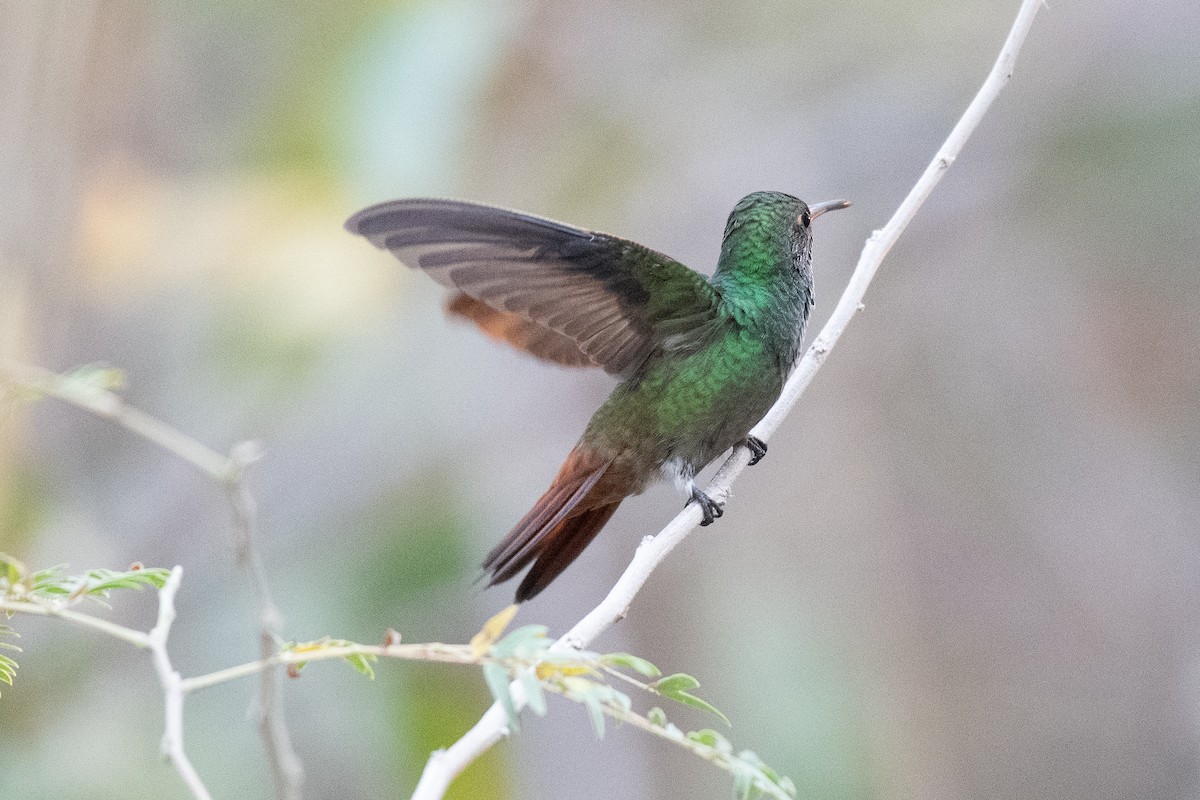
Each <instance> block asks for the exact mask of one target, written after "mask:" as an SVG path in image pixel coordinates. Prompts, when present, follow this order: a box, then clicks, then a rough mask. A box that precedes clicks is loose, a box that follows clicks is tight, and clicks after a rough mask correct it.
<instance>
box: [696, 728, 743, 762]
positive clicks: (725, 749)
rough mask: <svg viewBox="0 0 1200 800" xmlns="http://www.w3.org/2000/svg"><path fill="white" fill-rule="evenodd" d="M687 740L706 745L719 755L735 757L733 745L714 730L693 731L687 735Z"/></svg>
mask: <svg viewBox="0 0 1200 800" xmlns="http://www.w3.org/2000/svg"><path fill="white" fill-rule="evenodd" d="M687 738H689V739H691V740H692V741H693V742H697V743H699V744H702V745H705V746H706V747H711V748H712V749H714V750H716V751H717V752H719V753H723V754H724V755H727V756H728V755H733V744H731V743H730V741H729V740H728V739H726V738H725V737H724V736H722V735H721V734H719V733H717V732H716V731H714V730H713V729H712V728H704V729H703V730H699V731H692V732H691V733H689V734H688V735H687Z"/></svg>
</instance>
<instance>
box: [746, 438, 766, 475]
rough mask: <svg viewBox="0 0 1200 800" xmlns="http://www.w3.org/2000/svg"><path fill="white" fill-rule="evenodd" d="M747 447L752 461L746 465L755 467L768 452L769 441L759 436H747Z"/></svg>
mask: <svg viewBox="0 0 1200 800" xmlns="http://www.w3.org/2000/svg"><path fill="white" fill-rule="evenodd" d="M746 449H747V450H749V451H750V463H749V464H747V465H746V466H749V467H753V466H754V465H755V464H757V463H758V462H760V461H762V460H763V456H765V455H766V454H767V443H766V442H764V441H763V440H762V439H760V438H758V437H757V436H747V437H746Z"/></svg>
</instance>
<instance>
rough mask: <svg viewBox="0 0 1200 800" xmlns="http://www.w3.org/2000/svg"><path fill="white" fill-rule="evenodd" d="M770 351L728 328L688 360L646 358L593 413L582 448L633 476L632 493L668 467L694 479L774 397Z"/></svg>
mask: <svg viewBox="0 0 1200 800" xmlns="http://www.w3.org/2000/svg"><path fill="white" fill-rule="evenodd" d="M774 344H775V343H772V342H770V341H768V340H766V339H764V338H763V337H762V336H759V335H757V334H756V332H754V331H752V330H749V329H746V328H743V327H741V326H738V325H736V324H731V325H730V326H728V327H727V328H726V329H725V330H723V331H722V332H721V333H720V334H719V335H718V336H717V337H716V338H715V339H714V340H713V341H712V342H711V343H710V344H708V345H706V346H705V347H703V348H700V349H699V350H697V351H695V352H693V353H690V354H688V355H683V356H681V355H671V354H669V353H660V354H656V355H655V356H652V357H651V360H650V361H649V362H647V364H646V366H645V368H644V370H643V371H642V372H641V373H640V374H639V375H638V376H636V377H635V378H633V379H631V380H629V381H627V382H625V383H623V384H621V385H620V386H618V387H617V388H616V389H615V390H614V391H613V393H612V395H611V396H610V397H609V399H608V400H607V402H605V404H604V405H603V406H601V407H600V409H599V410H598V411H597V412H596V414H595V415H594V416H593V417H592V421H591V422H590V423H589V424H588V428H587V430H586V431H585V433H584V436H583V442H584V443H585V444H586V445H587V446H588V447H589V448H593V449H596V450H598V451H600V452H603V453H605V454H606V455H608V456H610V457H612V458H613V459H614V460H615V462H616V464H617V465H619V466H620V467H621V468H622V469H621V471H622V472H624V473H626V474H630V475H636V476H637V480H635V481H633V483H635V484H636V485H637V489H636V491H639V492H640V491H642V490H644V489H645V487H646V486H647V485H649V483H650V482H652V481H653V480H654V479H655V478H657V477H658V475H659V471H660V469H661V468H662V467H663V465H664V464H667V463H668V462H670V463H672V464H674V465H676V467H675V468H676V469H678V470H679V471H681V472H684V473H687V472H692V473H694V472H696V471H699V470H700V469H702V468H703V467H704V466H705V465H706V464H708V463H709V462H710V461H712V460H713V459H714V458H716V457H717V456H718V455H720V454H721V453H722V452H724V451H725V450H728V449H729V448H730V447H732V446H733V445H735V444H737V443H739V442H741V441H743V440H744V439H745V438H746V435H747V434H748V433H749V431H750V428H752V427H753V426H754V424H755V423H756V422H758V420H759V419H761V418H762V416H763V415H764V414H765V413H766V412H767V410H768V409H769V408H770V407H771V405H772V404H773V403H774V402H775V400H776V399H777V398H778V397H779V392H780V391H781V389H782V388H783V381H784V378H785V377H786V374H785V373H786V369H784V370H781V367H780V363H781V361H780V359H781V354H780V353H779V352H777V350H778V348H777V347H776V346H774ZM789 366H790V364H789Z"/></svg>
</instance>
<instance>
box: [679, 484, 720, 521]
mask: <svg viewBox="0 0 1200 800" xmlns="http://www.w3.org/2000/svg"><path fill="white" fill-rule="evenodd" d="M688 502H689V503H699V504H700V512H701V513H702V514H703V515H704V518H703V519H701V520H700V525H701V526H702V527H703V526H704V525H712V523H713V520H714V519H717V518H718V517H720V516H721V515H722V514H724V513H725V509H723V508H721V505H720V504H719V503H718V502H717V501H716V500H713V499H712V498H711V497H709V496H708V495H706V494H705V493H704V492H702V491H700V488H699V487H697V486H692V499H691V500H688Z"/></svg>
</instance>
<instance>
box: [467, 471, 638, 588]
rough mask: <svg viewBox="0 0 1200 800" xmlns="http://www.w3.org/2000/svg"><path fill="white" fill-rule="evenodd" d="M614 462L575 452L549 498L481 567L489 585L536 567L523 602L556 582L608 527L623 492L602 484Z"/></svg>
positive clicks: (526, 583) (525, 583) (528, 577)
mask: <svg viewBox="0 0 1200 800" xmlns="http://www.w3.org/2000/svg"><path fill="white" fill-rule="evenodd" d="M611 464H612V462H611V461H605V460H601V459H599V458H597V457H595V456H594V455H592V454H591V453H588V452H587V451H585V450H583V449H582V448H578V447H577V448H576V449H575V450H573V451H571V455H570V456H568V457H567V461H566V463H565V464H563V466H562V469H560V470H559V472H558V475H557V476H556V477H555V479H554V482H553V483H552V484H551V485H550V488H549V489H547V490H546V493H545V494H543V495H542V497H541V498H540V499H539V500H538V501H537V503H536V504H534V506H533V508H532V509H530V511H529V513H528V514H526V515H525V516H524V517H523V518H522V519H521V521H520V522H518V523H517V524H516V526H515V527H514V528H513V529H512V530H511V531H510V532H509V533H508V535H507V536H505V537H504V539H503V540H502V541H501V542H500V543H499V544H498V545H496V547H495V548H494V549H493V550H492V552H491V553H489V554H488V557H487V558H486V559H485V560H484V562H483V568H484V569H485V570H487V571H488V572H490V573H491V575H490V577H489V581H488V585H489V586H495V585H496V584H498V583H503V582H504V581H506V580H508V579H509V578H512V577H514V576H515V575H516V574H517V573H519V572H520V571H521V570H523V569H524V568H525V567H527V566H529V565H530V564H533V567H532V568H531V569H530V570H529V574H527V575H526V576H525V578H524V579H523V580H522V581H521V584H520V586H519V587H518V588H517V595H516V599H517V602H518V603H520V602H524V601H525V600H528V599H529V598H531V597H533V596H534V595H536V594H537V593H538V592H540V591H541V590H542V589H544V588H546V587H547V586H548V585H549V584H550V582H551V581H553V580H554V579H555V578H556V577H558V576H559V575H560V574H561V573H562V571H563V570H565V569H566V568H567V567H568V566H569V565H570V563H571V562H572V561H574V560H575V558H576V557H577V556H578V555H579V554H580V553H582V552H583V550H584V548H585V547H587V546H588V544H589V543H590V542H591V541H592V539H594V538H596V534H597V533H599V532H600V529H601V528H602V527H604V523H606V522H608V520H609V518H610V517H611V516H612V515H613V512H614V511H616V510H617V506H619V505H620V504H621V500H623V499H624V498H625V493H624V492H618V493H615V496H614V492H613V491H612V490H611V487H608V488H607V489H606V487H605V484H611V483H612V481H606V482H605V484H601V483H600V479H601V478H603V477H604V475H605V474H606V472H607V471H608V468H609V466H610V465H611Z"/></svg>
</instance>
